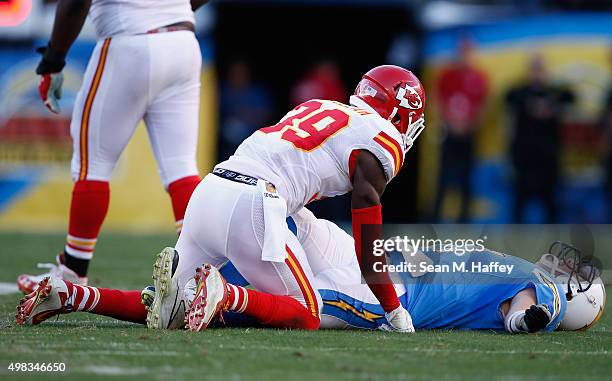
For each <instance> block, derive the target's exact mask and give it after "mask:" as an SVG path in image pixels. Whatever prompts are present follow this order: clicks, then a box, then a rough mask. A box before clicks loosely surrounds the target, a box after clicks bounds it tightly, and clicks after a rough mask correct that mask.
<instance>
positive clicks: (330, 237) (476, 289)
mask: <svg viewBox="0 0 612 381" xmlns="http://www.w3.org/2000/svg"><path fill="white" fill-rule="evenodd" d="M289 225H290V226H292V227H293V229H291V230H292V232H293V233H294V234H295V235H296V236H297V237H298V239H299V241H300V243H301V244H302V246H303V247H304V250H305V252H306V254H307V256H308V260H309V262H310V263H311V265H312V268H313V272H314V274H315V279H314V282H315V285H316V287H317V289H318V291H319V293H320V295H321V297H322V300H323V311H322V314H321V328H351V327H355V328H363V329H386V325H387V322H386V319H385V314H384V310H383V309H382V307H381V306H380V304H378V303H377V301H376V298H375V297H374V295H373V294H372V292H371V291H370V289H369V287H368V286H367V285H365V284H362V282H361V275H360V271H359V266H358V264H357V262H356V260H355V255H354V252H353V250H354V246H353V239H352V237H351V236H349V235H348V234H346V233H345V232H344V231H343V230H342V229H340V228H339V227H337V226H336V225H335V224H333V223H331V222H329V221H326V220H322V219H317V218H315V217H314V216H313V215H312V213H310V212H309V211H308V210H307V209H302V210H301V211H300V212H298V213H297V214H296V215H295V216H294V217H293V218H292V219H290V221H289ZM549 251H550V252H549V253H547V254H544V255H543V256H542V258H541V259H540V260H539V261H538V263H536V264H533V263H530V262H528V261H525V260H523V259H520V258H517V257H513V256H510V255H504V254H500V253H497V252H494V251H490V250H484V251H480V252H472V253H466V254H464V255H462V256H457V255H455V254H452V253H436V252H428V253H419V254H418V255H415V256H414V257H410V256H405V257H406V258H409V260H411V261H412V263H414V262H415V261H416V262H419V261H422V262H424V263H426V264H428V265H429V264H436V265H438V266H440V267H438V268H443V267H442V266H443V265H448V266H449V268H450V269H453V263H454V264H455V266H459V268H461V267H462V265H461V264H462V263H464V264H465V268H466V269H471V267H472V264H480V265H485V264H486V265H493V264H494V263H497V264H498V265H493V266H489V269H493V268H497V269H499V268H500V266H501V265H504V266H506V269H511V270H510V271H505V272H493V271H476V272H459V271H449V272H429V273H413V274H409V273H405V274H403V275H402V279H403V282H401V284H396V285H395V289H396V293H397V295H398V297H399V299H400V301H401V303H402V305H403V306H404V308H406V309H408V310H410V311H411V313H412V317H413V323H414V326H415V327H416V328H417V329H436V328H439V329H451V328H454V329H487V330H500V331H501V330H504V329H505V330H506V331H508V332H511V333H520V332H530V333H531V332H538V331H544V332H551V331H554V330H555V329H562V330H580V329H587V328H590V327H591V326H593V325H594V324H595V323H596V322H597V320H598V319H599V318H600V317H601V314H602V312H603V309H604V304H605V288H604V286H603V282H602V280H601V278H600V277H599V272H598V270H597V269H596V268H595V267H594V266H593V264H592V263H591V262H590V261H588V260H586V259H584V258H582V256H581V253H580V252H579V251H578V250H576V249H575V248H573V247H571V246H569V245H566V244H563V243H554V244H553V245H552V246H551V249H550V250H549ZM410 258H412V259H410ZM404 260H405V258H404V256H402V255H400V254H399V253H394V254H392V255H391V256H390V263H392V264H399V263H400V262H402V261H404ZM510 266H512V267H510ZM221 272H222V273H223V274H225V276H226V277H227V278H228V280H230V281H232V282H233V283H235V284H242V285H245V281H244V279H243V278H242V279H241V276H240V274H238V273H237V272H236V271H235V269H233V268H232V266H231V265H227V266H225V267H224V268H223V269H222V270H221ZM190 284H191V287H187V288H186V290H185V293H186V294H190V295H191V296H189V295H188V296H186V297H185V299H187V300H189V299H190V298H192V297H193V295H194V293H195V290H194V284H195V283H194V282H191V283H190ZM41 287H42V290H43V291H44V290H48V292H42V293H41V294H40V298H38V299H39V300H41V302H40V303H36V302H34V301H33V300H34V299H33V298H27V297H26V298H25V299H24V301H23V302H22V304H21V306H20V307H19V311H18V314H17V322H18V323H19V324H38V323H40V322H42V321H44V320H46V319H48V318H50V317H52V316H55V315H58V314H61V313H69V312H73V311H88V312H92V313H95V314H100V315H105V316H110V317H113V318H117V319H120V320H127V321H132V322H137V323H142V324H144V323H145V320H146V314H147V311H146V309H145V307H144V306H143V305H141V304H140V303H133V302H130V301H131V300H133V299H134V298H132V297H127V294H129V293H134V292H137V291H120V290H109V289H102V288H95V287H81V286H75V285H73V284H71V283H70V282H66V281H63V280H60V279H57V278H54V279H47V280H44V281H43V282H41ZM154 293H155V290H154V289H153V288H152V287H147V288H145V289H144V290H143V300H144V301H148V302H150V301H151V300H152V299H153V297H154ZM100 295H104V299H105V301H106V303H103V304H99V303H98V300H100ZM432 301H435V303H432ZM236 303H240V301H236ZM177 311H180V309H177ZM224 320H225V324H226V325H230V326H244V325H256V326H257V325H259V324H258V323H256V322H253V321H248V320H246V319H245V318H244V316H241V315H238V314H233V313H229V312H228V313H225V314H224Z"/></svg>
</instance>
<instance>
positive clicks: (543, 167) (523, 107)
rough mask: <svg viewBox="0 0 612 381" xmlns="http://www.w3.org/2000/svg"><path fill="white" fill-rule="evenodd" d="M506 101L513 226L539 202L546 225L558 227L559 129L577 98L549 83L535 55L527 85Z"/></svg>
mask: <svg viewBox="0 0 612 381" xmlns="http://www.w3.org/2000/svg"><path fill="white" fill-rule="evenodd" d="M506 101H507V105H508V107H509V108H510V112H511V115H512V116H513V118H512V135H513V136H512V143H511V144H512V145H511V155H512V163H513V165H514V170H515V171H514V172H515V183H514V209H513V210H514V216H513V217H514V222H515V223H522V222H523V216H524V213H525V206H526V205H527V202H529V201H532V200H538V201H540V202H541V203H542V204H543V206H544V209H545V211H546V220H545V222H546V223H555V222H557V221H558V219H557V216H558V213H557V200H556V192H557V189H558V185H559V172H560V163H559V157H560V153H561V131H560V127H561V123H562V115H563V109H564V107H565V106H567V105H568V104H569V103H572V102H573V101H574V95H573V93H571V92H570V91H568V90H565V89H562V88H560V87H558V86H555V85H553V84H552V83H550V82H549V80H548V76H547V72H546V67H545V63H544V61H543V59H542V57H541V56H539V55H537V54H534V55H533V56H532V57H531V59H530V62H529V70H528V77H527V80H526V82H525V83H523V84H520V85H518V86H516V87H514V88H511V89H510V90H509V91H508V93H507V95H506Z"/></svg>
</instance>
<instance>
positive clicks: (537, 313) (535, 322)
mask: <svg viewBox="0 0 612 381" xmlns="http://www.w3.org/2000/svg"><path fill="white" fill-rule="evenodd" d="M551 319H552V317H551V315H550V311H549V310H548V306H547V305H546V304H538V305H533V306H531V307H529V309H528V310H525V316H524V317H523V320H522V321H521V328H522V329H523V330H524V331H527V332H529V333H534V332H538V331H541V330H543V329H544V328H546V326H547V325H548V323H550V320H551Z"/></svg>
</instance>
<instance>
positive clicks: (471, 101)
mask: <svg viewBox="0 0 612 381" xmlns="http://www.w3.org/2000/svg"><path fill="white" fill-rule="evenodd" d="M473 49H474V47H473V43H472V41H471V40H470V39H468V38H467V37H464V38H462V39H461V41H460V42H459V47H458V50H459V51H458V57H457V60H456V61H455V62H453V63H451V64H450V65H449V66H448V67H447V68H446V69H445V70H444V71H442V73H441V74H440V79H439V81H438V84H437V88H436V90H437V101H438V107H439V110H440V115H441V119H442V129H443V130H445V132H446V134H445V135H446V136H445V138H444V142H443V144H442V161H441V167H440V169H441V170H440V182H439V186H438V195H437V197H436V205H435V217H436V219H437V220H440V217H441V216H440V214H441V209H442V203H443V200H444V196H445V194H446V191H447V190H448V189H449V188H458V190H459V192H460V195H461V207H460V211H459V222H461V223H465V222H467V221H468V217H469V216H468V215H469V208H470V201H471V198H472V186H471V175H472V169H473V167H474V135H475V133H476V130H477V129H478V127H480V124H481V120H482V116H483V114H484V111H485V107H486V97H487V94H488V80H487V77H486V74H485V73H484V72H483V71H481V70H479V69H478V68H477V67H475V66H474V65H473V63H472V55H473V54H472V53H473Z"/></svg>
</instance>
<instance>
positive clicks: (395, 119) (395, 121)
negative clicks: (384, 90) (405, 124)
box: [391, 113, 402, 126]
mask: <svg viewBox="0 0 612 381" xmlns="http://www.w3.org/2000/svg"><path fill="white" fill-rule="evenodd" d="M401 121H402V117H401V115H400V114H399V113H396V114H395V115H394V116H393V119H391V123H393V124H395V125H396V126H397V125H399V123H400V122H401Z"/></svg>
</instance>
